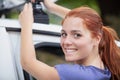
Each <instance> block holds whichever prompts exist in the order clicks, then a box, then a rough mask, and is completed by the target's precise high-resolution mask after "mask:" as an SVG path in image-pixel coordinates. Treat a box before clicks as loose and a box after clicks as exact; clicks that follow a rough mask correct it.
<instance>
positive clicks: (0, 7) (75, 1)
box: [0, 0, 120, 65]
mask: <svg viewBox="0 0 120 80" xmlns="http://www.w3.org/2000/svg"><path fill="white" fill-rule="evenodd" d="M24 3H25V0H0V17H1V18H9V19H18V15H19V13H20V11H21V10H22V8H23V5H24ZM55 3H56V4H59V5H61V6H64V7H67V8H70V9H73V8H76V7H79V6H83V5H87V6H89V7H91V8H93V9H95V10H96V11H97V12H98V13H99V14H100V16H101V17H102V19H103V23H104V25H107V26H110V27H112V28H114V29H115V30H116V31H117V33H118V36H119V37H120V4H119V3H120V1H119V0H56V1H55ZM45 12H46V13H47V14H48V15H49V21H50V23H52V24H58V25H60V24H61V20H62V19H61V18H60V17H58V16H56V15H54V14H51V13H49V12H47V11H46V10H45ZM36 52H37V53H36V54H37V58H38V59H39V60H43V61H44V62H46V63H48V64H50V65H54V64H57V63H63V62H65V61H64V57H63V53H62V52H61V53H60V52H59V51H56V52H58V53H60V55H58V54H57V55H55V54H51V53H53V52H51V50H49V48H48V49H47V50H45V49H44V50H43V49H41V48H37V49H36ZM49 53H50V54H49Z"/></svg>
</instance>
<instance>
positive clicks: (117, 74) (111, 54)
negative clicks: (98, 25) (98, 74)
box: [99, 27, 120, 80]
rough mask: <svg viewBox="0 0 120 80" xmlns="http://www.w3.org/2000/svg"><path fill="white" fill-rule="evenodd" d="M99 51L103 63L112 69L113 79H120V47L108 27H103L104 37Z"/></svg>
mask: <svg viewBox="0 0 120 80" xmlns="http://www.w3.org/2000/svg"><path fill="white" fill-rule="evenodd" d="M99 53H100V55H101V58H102V60H103V63H104V64H105V65H106V66H107V67H108V69H109V70H110V71H111V76H112V77H111V80H120V68H119V65H120V49H119V48H118V46H117V45H116V44H115V39H114V37H113V36H112V34H111V33H110V32H109V29H108V28H107V27H103V30H102V39H101V41H100V44H99Z"/></svg>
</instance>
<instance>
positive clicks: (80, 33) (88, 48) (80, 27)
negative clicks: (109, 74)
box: [61, 17, 95, 61]
mask: <svg viewBox="0 0 120 80" xmlns="http://www.w3.org/2000/svg"><path fill="white" fill-rule="evenodd" d="M94 44H95V43H94V39H93V38H92V37H91V33H90V31H89V30H88V29H87V28H86V27H85V24H83V20H82V19H81V18H77V17H69V18H67V19H65V21H64V23H63V27H62V30H61V47H62V49H63V52H64V54H65V59H66V60H67V61H80V60H83V59H87V58H88V57H89V56H90V55H91V53H94V50H93V47H94Z"/></svg>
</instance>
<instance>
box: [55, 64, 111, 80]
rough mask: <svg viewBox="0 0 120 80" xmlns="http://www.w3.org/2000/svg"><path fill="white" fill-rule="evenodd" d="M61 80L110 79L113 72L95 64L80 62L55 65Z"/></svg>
mask: <svg viewBox="0 0 120 80" xmlns="http://www.w3.org/2000/svg"><path fill="white" fill-rule="evenodd" d="M55 68H56V70H57V71H58V74H59V76H60V80H110V77H111V73H110V71H109V70H108V69H107V68H105V69H104V70H102V69H99V68H97V67H94V66H83V65H78V64H74V65H73V64H59V65H56V66H55Z"/></svg>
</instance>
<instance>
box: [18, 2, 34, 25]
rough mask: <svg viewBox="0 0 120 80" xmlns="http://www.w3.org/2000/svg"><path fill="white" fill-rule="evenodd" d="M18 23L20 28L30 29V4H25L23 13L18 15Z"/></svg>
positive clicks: (31, 9)
mask: <svg viewBox="0 0 120 80" xmlns="http://www.w3.org/2000/svg"><path fill="white" fill-rule="evenodd" d="M19 21H20V24H21V26H22V27H32V24H33V8H32V4H31V3H26V4H25V6H24V8H23V11H22V12H21V13H20V15H19Z"/></svg>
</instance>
